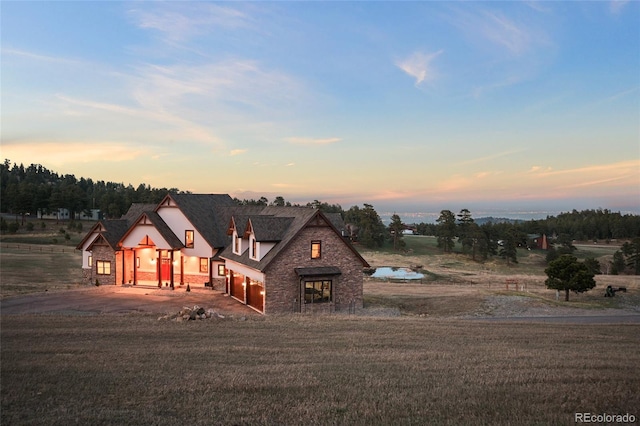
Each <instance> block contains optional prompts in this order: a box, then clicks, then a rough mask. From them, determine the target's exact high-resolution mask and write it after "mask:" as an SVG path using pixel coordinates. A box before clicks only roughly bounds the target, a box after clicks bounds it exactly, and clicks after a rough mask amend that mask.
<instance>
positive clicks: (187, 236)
mask: <svg viewBox="0 0 640 426" xmlns="http://www.w3.org/2000/svg"><path fill="white" fill-rule="evenodd" d="M193 243H194V234H193V229H187V230H186V231H184V246H185V247H186V248H193Z"/></svg>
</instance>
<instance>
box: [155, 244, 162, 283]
mask: <svg viewBox="0 0 640 426" xmlns="http://www.w3.org/2000/svg"><path fill="white" fill-rule="evenodd" d="M156 253H158V260H157V261H156V275H157V276H158V287H159V288H162V272H161V271H162V265H161V264H162V250H156Z"/></svg>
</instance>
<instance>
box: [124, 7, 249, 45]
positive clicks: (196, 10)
mask: <svg viewBox="0 0 640 426" xmlns="http://www.w3.org/2000/svg"><path fill="white" fill-rule="evenodd" d="M136 6H137V7H136V8H134V9H130V10H129V16H130V17H131V19H132V20H133V22H134V23H135V25H137V26H138V27H139V28H142V29H150V30H155V31H158V32H159V33H160V34H162V35H163V36H164V38H165V40H166V41H168V42H170V43H175V42H182V41H186V40H188V39H190V38H193V37H196V36H199V35H203V34H208V33H211V32H214V31H215V30H216V29H219V28H224V29H233V28H246V27H247V26H248V25H249V23H250V22H251V18H250V17H249V16H247V14H245V13H244V12H241V11H240V10H238V9H236V8H232V7H229V6H227V5H224V6H222V5H219V4H212V3H200V2H191V3H189V2H177V3H176V2H167V3H156V2H152V3H148V4H144V3H138V4H137V5H136Z"/></svg>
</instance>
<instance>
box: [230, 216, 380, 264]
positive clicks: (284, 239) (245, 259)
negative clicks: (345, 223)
mask: <svg viewBox="0 0 640 426" xmlns="http://www.w3.org/2000/svg"><path fill="white" fill-rule="evenodd" d="M234 219H235V220H234V222H235V225H236V226H240V225H239V220H238V217H236V216H234ZM314 219H318V220H320V221H324V223H326V224H328V225H329V226H330V227H331V228H332V229H333V231H334V232H335V233H336V234H337V235H338V236H340V238H341V240H342V241H343V242H344V244H345V245H346V246H347V247H349V249H351V251H353V253H354V254H355V255H356V256H357V257H358V259H359V260H360V261H361V262H362V265H363V266H368V263H367V261H366V260H364V258H363V257H362V256H361V255H360V253H358V251H357V250H356V249H355V248H354V247H353V246H352V245H351V243H350V242H348V241H346V240H345V239H343V238H342V236H341V233H340V231H338V230H337V229H336V228H335V226H334V225H333V223H332V222H331V221H330V220H329V219H328V218H327V217H326V216H325V215H324V214H323V213H322V212H321V211H320V210H317V209H313V208H308V207H278V206H268V207H263V208H262V209H261V211H260V214H259V215H257V216H256V215H248V218H247V222H248V223H250V224H251V225H252V229H253V232H254V234H255V235H256V239H257V240H258V241H260V239H259V238H258V236H259V235H260V234H262V233H264V235H263V238H277V239H265V240H262V241H276V242H278V243H277V244H276V245H275V246H274V247H273V248H272V249H271V250H269V252H268V253H267V254H266V255H265V256H264V257H263V258H262V259H261V260H260V261H256V260H253V259H250V258H249V250H246V251H245V252H244V253H243V254H242V255H237V254H234V253H233V250H232V246H231V245H229V246H227V248H226V249H225V250H224V251H223V252H222V254H221V255H220V257H222V258H225V259H229V260H233V261H236V262H239V263H242V264H244V265H247V266H249V267H251V268H253V269H257V270H260V271H264V270H265V269H266V268H267V267H268V266H269V264H270V263H271V262H272V261H273V260H274V259H275V258H276V257H278V255H279V254H280V253H281V252H282V251H283V250H284V249H285V248H286V247H287V245H288V244H289V243H290V242H291V241H292V240H293V239H294V238H295V237H296V236H297V235H298V234H299V233H300V232H301V231H302V230H303V229H304V228H305V227H306V226H307V225H308V224H310V223H311V222H312V220H314ZM234 222H231V224H233V223H234ZM270 225H273V226H275V228H274V229H272V230H270V229H268V227H269V226H270ZM263 227H264V229H260V228H263ZM245 231H246V225H245ZM243 234H244V233H243ZM270 234H271V235H270ZM267 236H268V237H267Z"/></svg>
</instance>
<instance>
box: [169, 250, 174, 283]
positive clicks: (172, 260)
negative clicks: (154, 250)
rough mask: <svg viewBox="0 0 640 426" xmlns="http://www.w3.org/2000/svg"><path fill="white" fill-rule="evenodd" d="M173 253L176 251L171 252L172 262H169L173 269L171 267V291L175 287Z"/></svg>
mask: <svg viewBox="0 0 640 426" xmlns="http://www.w3.org/2000/svg"><path fill="white" fill-rule="evenodd" d="M173 253H174V250H171V255H170V258H171V260H169V262H171V267H170V270H171V290H173V288H174V287H173Z"/></svg>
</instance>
